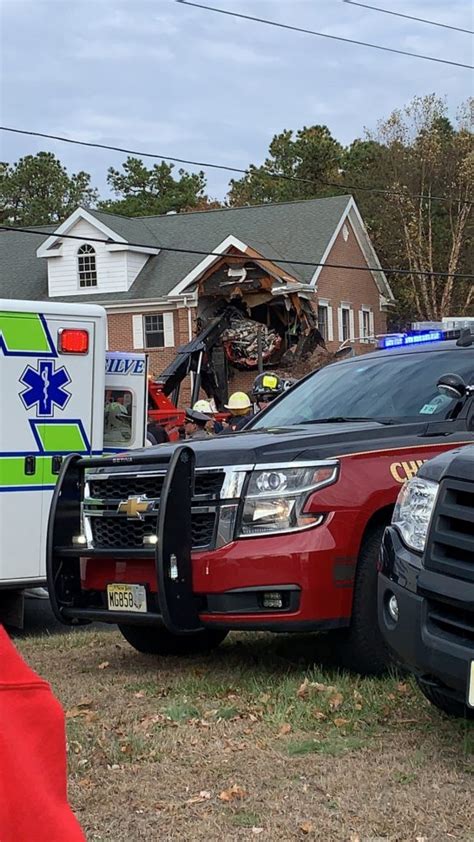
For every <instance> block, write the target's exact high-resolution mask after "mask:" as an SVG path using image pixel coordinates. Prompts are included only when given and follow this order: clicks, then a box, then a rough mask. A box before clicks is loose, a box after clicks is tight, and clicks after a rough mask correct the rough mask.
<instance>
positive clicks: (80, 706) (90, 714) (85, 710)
mask: <svg viewBox="0 0 474 842" xmlns="http://www.w3.org/2000/svg"><path fill="white" fill-rule="evenodd" d="M93 704H94V702H93V701H92V699H83V700H82V701H81V702H78V703H77V705H74V706H73V707H72V708H70V709H69V710H67V711H66V719H77V718H78V717H82V718H83V719H85V721H86V722H95V720H96V719H97V714H96V713H95V712H94V711H93V710H91V708H92V706H93Z"/></svg>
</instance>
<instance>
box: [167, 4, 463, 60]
mask: <svg viewBox="0 0 474 842" xmlns="http://www.w3.org/2000/svg"><path fill="white" fill-rule="evenodd" d="M176 2H177V3H181V4H182V5H183V6H193V7H194V8H196V9H205V11H206V12H217V13H218V14H220V15H229V16H230V17H232V18H241V19H242V20H250V21H253V22H254V23H265V24H267V25H268V26H278V27H279V28H280V29H290V30H291V31H292V32H303V33H304V34H305V35H317V36H318V37H319V38H329V39H330V40H331V41H343V42H344V43H345V44H357V45H358V46H359V47H370V48H371V49H373V50H382V51H383V52H386V53H397V54H398V55H400V56H410V57H411V58H421V59H424V60H425V61H436V62H438V63H439V64H450V65H452V66H453V67H464V68H466V69H467V70H474V66H473V65H472V64H462V63H461V62H459V61H449V60H448V59H445V58H436V57H435V56H425V55H422V54H421V53H411V52H408V50H398V49H396V48H395V47H384V46H382V45H380V44H371V43H369V42H368V41H357V40H355V39H354V38H343V37H342V36H341V35H329V34H328V33H327V32H316V30H314V29H304V28H303V27H301V26H291V25H290V24H289V23H280V22H279V21H276V20H268V18H257V17H254V16H253V15H244V14H243V12H231V11H230V10H228V9H217V8H216V7H215V6H205V5H204V4H203V3H192V2H190V0H176Z"/></svg>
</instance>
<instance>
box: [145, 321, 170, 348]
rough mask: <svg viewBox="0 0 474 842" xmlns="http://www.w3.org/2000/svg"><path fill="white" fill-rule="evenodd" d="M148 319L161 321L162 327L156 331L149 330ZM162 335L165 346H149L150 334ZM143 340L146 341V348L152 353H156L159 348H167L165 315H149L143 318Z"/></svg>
mask: <svg viewBox="0 0 474 842" xmlns="http://www.w3.org/2000/svg"><path fill="white" fill-rule="evenodd" d="M148 319H157V320H161V327H158V328H157V329H156V330H151V329H150V330H147V321H148ZM155 333H157V334H162V335H163V344H161V343H160V344H159V345H149V344H148V335H149V334H155ZM143 339H144V343H145V345H144V347H145V348H147V349H148V350H150V351H154V350H156V349H157V348H165V347H166V346H165V320H164V313H147V314H146V315H145V316H143Z"/></svg>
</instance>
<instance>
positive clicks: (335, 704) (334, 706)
mask: <svg viewBox="0 0 474 842" xmlns="http://www.w3.org/2000/svg"><path fill="white" fill-rule="evenodd" d="M343 701H344V696H343V695H342V693H335V694H334V696H331V698H330V699H329V707H330V708H331V710H338V709H339V708H340V707H341V705H342V703H343Z"/></svg>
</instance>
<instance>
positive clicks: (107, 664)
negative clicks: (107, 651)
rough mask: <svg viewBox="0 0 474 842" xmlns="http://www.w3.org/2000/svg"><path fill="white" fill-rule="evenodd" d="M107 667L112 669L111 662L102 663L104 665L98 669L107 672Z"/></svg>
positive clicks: (100, 665)
mask: <svg viewBox="0 0 474 842" xmlns="http://www.w3.org/2000/svg"><path fill="white" fill-rule="evenodd" d="M107 667H110V662H109V661H102V663H100V664H99V666H98V667H97V669H99V670H105V669H107Z"/></svg>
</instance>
